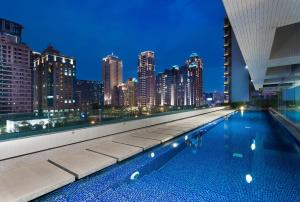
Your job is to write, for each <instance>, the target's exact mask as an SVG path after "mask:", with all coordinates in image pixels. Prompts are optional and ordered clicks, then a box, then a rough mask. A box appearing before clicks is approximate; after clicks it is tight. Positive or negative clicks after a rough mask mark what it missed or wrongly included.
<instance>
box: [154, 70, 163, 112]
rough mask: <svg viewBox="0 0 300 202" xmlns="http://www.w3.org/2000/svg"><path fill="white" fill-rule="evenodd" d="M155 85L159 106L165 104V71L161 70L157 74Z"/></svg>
mask: <svg viewBox="0 0 300 202" xmlns="http://www.w3.org/2000/svg"><path fill="white" fill-rule="evenodd" d="M155 86H156V87H155V89H156V95H155V99H156V101H155V103H156V105H157V106H164V105H165V100H166V75H165V74H164V72H160V73H158V74H157V75H156V79H155Z"/></svg>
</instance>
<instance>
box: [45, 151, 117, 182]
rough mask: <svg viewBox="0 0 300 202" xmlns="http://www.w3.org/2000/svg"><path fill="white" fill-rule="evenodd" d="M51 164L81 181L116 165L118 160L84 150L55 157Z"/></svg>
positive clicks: (51, 159)
mask: <svg viewBox="0 0 300 202" xmlns="http://www.w3.org/2000/svg"><path fill="white" fill-rule="evenodd" d="M49 162H51V163H53V164H54V165H56V166H58V167H60V168H62V169H63V170H66V171H67V172H69V173H71V174H73V175H75V177H76V178H77V179H80V178H83V177H85V176H87V175H90V174H92V173H94V172H97V171H99V170H102V169H103V168H106V167H108V166H110V165H112V164H115V163H116V162H117V160H116V159H114V158H111V157H108V156H105V155H102V154H97V153H94V152H90V151H87V150H82V151H79V152H75V153H71V154H60V155H56V156H53V157H51V158H50V159H49Z"/></svg>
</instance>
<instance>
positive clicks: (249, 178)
mask: <svg viewBox="0 0 300 202" xmlns="http://www.w3.org/2000/svg"><path fill="white" fill-rule="evenodd" d="M246 181H247V183H251V182H252V176H251V175H250V174H247V175H246Z"/></svg>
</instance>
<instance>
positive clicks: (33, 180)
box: [0, 110, 233, 202]
mask: <svg viewBox="0 0 300 202" xmlns="http://www.w3.org/2000/svg"><path fill="white" fill-rule="evenodd" d="M231 112H233V110H221V111H215V112H211V113H208V114H203V115H199V116H195V117H189V118H185V119H181V120H176V121H172V122H168V123H163V124H159V125H153V126H150V127H147V128H142V129H137V130H133V131H129V132H123V133H120V134H115V135H111V136H109V137H103V138H99V139H96V140H90V141H86V142H82V143H77V144H74V145H69V146H64V147H61V148H56V149H51V150H47V151H43V152H38V153H34V154H30V155H26V156H22V157H17V158H13V159H8V160H4V161H0V201H2V200H3V201H7V202H9V201H28V200H31V199H34V198H36V197H38V196H41V195H43V194H45V193H48V192H50V191H53V190H54V189H57V188H59V187H62V186H64V185H66V184H68V183H70V182H72V181H74V180H75V178H76V179H80V178H82V177H84V176H87V175H89V174H92V173H94V172H97V171H99V170H101V169H103V168H106V167H108V166H110V165H112V164H115V163H116V162H117V161H122V160H125V159H127V158H129V157H132V156H134V155H136V154H138V153H140V152H142V151H143V150H146V149H149V148H151V147H154V146H157V145H158V144H160V143H162V142H166V141H168V140H171V139H173V138H175V137H177V136H179V135H181V134H183V133H185V132H188V131H190V130H193V129H195V128H197V127H199V126H201V125H203V124H206V123H209V122H211V121H213V120H215V119H218V118H220V117H223V116H225V115H227V114H229V113H231ZM112 127H113V124H112Z"/></svg>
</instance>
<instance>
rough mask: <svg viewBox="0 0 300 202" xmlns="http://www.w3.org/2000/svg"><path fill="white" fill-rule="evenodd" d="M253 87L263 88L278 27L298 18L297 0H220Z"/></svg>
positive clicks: (299, 6) (299, 15)
mask: <svg viewBox="0 0 300 202" xmlns="http://www.w3.org/2000/svg"><path fill="white" fill-rule="evenodd" d="M223 4H224V7H225V10H226V12H227V15H228V18H229V20H230V23H231V26H232V29H233V31H234V33H235V36H236V38H237V41H238V44H239V46H240V49H241V52H242V54H243V57H244V59H245V62H246V64H247V66H248V70H249V73H250V76H251V78H252V80H253V84H254V86H255V88H256V89H259V88H262V86H263V83H264V76H265V73H266V69H267V66H268V63H269V57H270V53H271V49H272V44H273V39H274V36H275V31H276V28H277V27H281V26H284V25H289V24H293V23H296V22H299V21H300V0H223Z"/></svg>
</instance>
